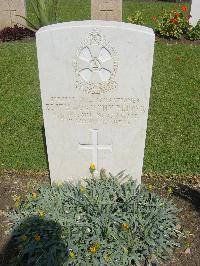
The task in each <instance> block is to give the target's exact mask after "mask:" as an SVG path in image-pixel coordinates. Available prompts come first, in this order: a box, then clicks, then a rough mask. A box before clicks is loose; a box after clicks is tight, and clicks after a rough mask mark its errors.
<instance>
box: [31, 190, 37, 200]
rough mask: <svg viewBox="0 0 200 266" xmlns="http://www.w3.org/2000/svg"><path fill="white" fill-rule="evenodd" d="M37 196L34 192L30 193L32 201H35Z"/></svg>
mask: <svg viewBox="0 0 200 266" xmlns="http://www.w3.org/2000/svg"><path fill="white" fill-rule="evenodd" d="M37 196H38V195H37V193H36V192H32V199H34V200H35V199H37Z"/></svg>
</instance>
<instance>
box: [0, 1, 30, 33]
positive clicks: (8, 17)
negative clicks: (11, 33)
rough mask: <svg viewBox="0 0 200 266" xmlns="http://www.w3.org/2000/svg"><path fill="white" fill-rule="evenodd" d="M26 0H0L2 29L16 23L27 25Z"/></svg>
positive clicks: (0, 25)
mask: <svg viewBox="0 0 200 266" xmlns="http://www.w3.org/2000/svg"><path fill="white" fill-rule="evenodd" d="M25 10H26V9H25V0H0V30H2V29H4V28H6V27H13V26H14V25H15V24H19V26H21V25H26V22H25V20H24V19H23V18H21V17H18V16H16V15H20V16H23V17H25V16H26V11H25Z"/></svg>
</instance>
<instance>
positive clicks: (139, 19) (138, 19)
mask: <svg viewBox="0 0 200 266" xmlns="http://www.w3.org/2000/svg"><path fill="white" fill-rule="evenodd" d="M128 21H130V22H131V23H132V24H137V25H143V24H144V20H143V16H142V12H141V11H136V12H135V13H134V14H132V15H130V16H129V17H128Z"/></svg>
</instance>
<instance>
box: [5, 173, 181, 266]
mask: <svg viewBox="0 0 200 266" xmlns="http://www.w3.org/2000/svg"><path fill="white" fill-rule="evenodd" d="M122 179H123V173H120V174H118V175H117V176H115V177H114V176H112V175H110V176H109V177H106V176H105V174H103V175H101V177H100V178H92V179H88V180H86V181H85V185H84V186H82V185H81V184H77V185H72V184H70V183H64V184H63V185H61V186H56V185H53V186H52V187H43V188H41V189H40V191H39V192H38V196H37V197H36V198H35V199H33V197H32V195H31V194H30V195H29V196H28V198H27V200H26V201H25V202H23V203H22V204H21V206H20V207H19V209H18V210H17V211H13V212H12V213H11V215H10V217H11V219H12V221H13V222H14V228H13V237H14V238H15V239H16V241H17V243H18V244H19V245H20V246H21V249H20V252H19V253H18V256H17V259H15V263H16V261H18V262H19V265H21V264H20V263H21V262H23V261H24V260H25V259H26V261H27V262H26V263H27V264H26V265H29V264H30V265H32V264H31V263H33V262H34V265H40V266H42V265H54V266H56V265H64V266H67V265H74V266H75V265H76V266H78V265H81V266H84V265H85V266H88V265H94V266H95V265H127V266H129V265H144V261H145V260H148V261H150V260H151V258H153V259H155V258H156V259H158V260H159V259H168V258H169V255H170V253H171V252H172V250H173V249H174V247H177V246H178V243H177V238H178V237H179V236H180V235H181V233H180V232H179V231H178V230H177V229H176V225H177V222H178V221H177V218H176V215H177V212H178V210H177V208H176V207H175V206H174V205H173V203H172V202H171V201H169V200H167V199H164V198H161V197H159V196H157V195H155V194H154V193H150V192H149V191H148V190H147V189H146V188H145V187H144V186H137V185H136V183H135V181H133V180H132V179H129V180H128V181H126V182H121V181H122ZM38 235H39V236H40V239H38V240H37V241H36V239H35V236H38ZM15 265H17V264H15Z"/></svg>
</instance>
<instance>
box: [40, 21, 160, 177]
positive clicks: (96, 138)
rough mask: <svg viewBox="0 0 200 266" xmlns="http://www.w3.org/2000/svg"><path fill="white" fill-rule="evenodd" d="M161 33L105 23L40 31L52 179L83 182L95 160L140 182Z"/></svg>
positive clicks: (91, 23) (43, 98) (44, 109)
mask: <svg viewBox="0 0 200 266" xmlns="http://www.w3.org/2000/svg"><path fill="white" fill-rule="evenodd" d="M154 38H155V36H154V33H153V30H152V29H149V28H145V27H142V26H137V25H132V24H126V23H122V22H105V21H81V22H68V23H63V24H57V25H52V26H47V27H44V28H42V29H40V30H39V31H38V32H37V50H38V62H39V73H40V85H41V94H42V104H43V116H44V125H45V133H46V143H47V152H48V160H49V167H50V176H51V180H52V181H55V182H56V181H61V180H68V181H72V180H78V179H79V180H80V179H81V178H83V177H87V176H89V174H90V173H89V167H90V164H91V163H95V165H96V168H97V170H98V171H99V170H100V169H101V168H105V169H106V170H108V171H109V172H111V173H112V174H117V173H119V172H120V171H121V170H126V171H127V173H129V174H131V175H132V177H133V178H134V179H137V180H138V181H139V182H140V178H141V174H142V166H143V156H144V148H145V136H146V127H147V118H148V106H149V96H150V87H151V75H152V64H153V52H154Z"/></svg>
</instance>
